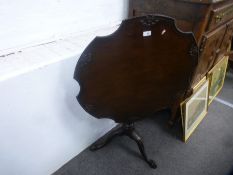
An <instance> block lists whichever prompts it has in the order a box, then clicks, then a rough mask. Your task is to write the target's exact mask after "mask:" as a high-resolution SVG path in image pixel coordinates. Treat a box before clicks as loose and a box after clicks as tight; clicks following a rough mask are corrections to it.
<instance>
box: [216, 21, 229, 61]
mask: <svg viewBox="0 0 233 175" xmlns="http://www.w3.org/2000/svg"><path fill="white" fill-rule="evenodd" d="M232 37H233V20H231V21H230V22H228V23H227V29H226V32H225V35H224V38H223V41H222V43H221V46H220V50H219V53H218V55H217V57H216V59H215V63H217V62H218V61H219V60H220V59H221V58H222V57H223V56H224V55H225V54H226V52H227V51H229V50H230V47H231V42H232Z"/></svg>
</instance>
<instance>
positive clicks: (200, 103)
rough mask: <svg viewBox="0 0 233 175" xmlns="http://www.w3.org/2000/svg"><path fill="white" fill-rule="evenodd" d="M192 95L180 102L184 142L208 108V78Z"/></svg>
mask: <svg viewBox="0 0 233 175" xmlns="http://www.w3.org/2000/svg"><path fill="white" fill-rule="evenodd" d="M201 82H202V84H201V85H199V86H200V87H199V88H197V89H196V91H195V92H194V93H193V95H192V96H191V97H190V98H188V99H187V100H185V101H184V102H183V103H182V104H181V115H182V125H183V132H184V134H183V140H184V141H185V142H186V141H187V140H188V138H189V137H190V135H191V134H192V133H193V131H194V130H195V129H196V127H197V126H198V125H199V124H200V122H201V121H202V119H203V118H204V117H205V115H206V114H207V110H208V94H209V93H208V92H209V80H208V79H206V80H205V81H204V82H203V80H202V81H201Z"/></svg>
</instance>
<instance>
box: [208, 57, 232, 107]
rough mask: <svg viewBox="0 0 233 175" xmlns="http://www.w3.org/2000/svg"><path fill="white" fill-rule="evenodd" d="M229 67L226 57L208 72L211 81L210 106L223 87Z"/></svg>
mask: <svg viewBox="0 0 233 175" xmlns="http://www.w3.org/2000/svg"><path fill="white" fill-rule="evenodd" d="M227 65H228V56H225V57H223V58H222V59H221V60H220V61H219V62H218V63H217V64H216V65H215V66H214V67H213V68H212V69H211V70H210V71H209V72H208V78H209V79H210V87H209V98H208V105H210V104H211V103H212V101H213V100H214V98H215V97H216V96H217V95H218V94H219V92H220V91H221V89H222V87H223V84H224V80H225V75H226V70H227Z"/></svg>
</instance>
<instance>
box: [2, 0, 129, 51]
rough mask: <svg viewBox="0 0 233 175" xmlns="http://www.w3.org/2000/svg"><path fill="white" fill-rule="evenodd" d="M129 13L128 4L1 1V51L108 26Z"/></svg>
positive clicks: (98, 0) (71, 0)
mask: <svg viewBox="0 0 233 175" xmlns="http://www.w3.org/2000/svg"><path fill="white" fill-rule="evenodd" d="M127 10H128V0H94V1H93V0H37V1H34V0H20V1H18V0H0V24H1V25H0V51H2V50H5V49H9V48H18V47H22V46H29V45H34V44H36V43H40V42H47V41H50V40H56V39H58V38H60V37H64V36H67V35H68V34H72V33H80V32H87V31H89V30H93V29H94V28H99V27H103V26H108V25H110V24H112V23H115V22H118V21H121V20H122V19H123V18H125V17H127Z"/></svg>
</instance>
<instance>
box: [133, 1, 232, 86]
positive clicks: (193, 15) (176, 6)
mask: <svg viewBox="0 0 233 175" xmlns="http://www.w3.org/2000/svg"><path fill="white" fill-rule="evenodd" d="M147 14H163V15H167V16H171V17H173V18H174V19H175V20H176V25H177V27H178V28H179V29H180V30H182V31H192V32H193V33H194V35H195V38H196V41H197V43H198V46H199V49H200V50H199V51H200V55H199V63H198V67H197V69H196V72H195V74H194V77H193V80H192V86H193V87H194V86H195V85H196V84H197V83H198V82H199V81H200V80H201V79H202V78H203V77H204V76H205V75H206V74H207V73H208V71H210V70H211V68H212V67H213V66H214V65H215V64H216V63H217V62H219V61H220V60H221V59H222V58H223V57H224V55H225V54H226V53H227V51H228V49H230V47H231V42H232V35H233V0H132V1H131V3H130V17H135V16H141V15H147Z"/></svg>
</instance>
